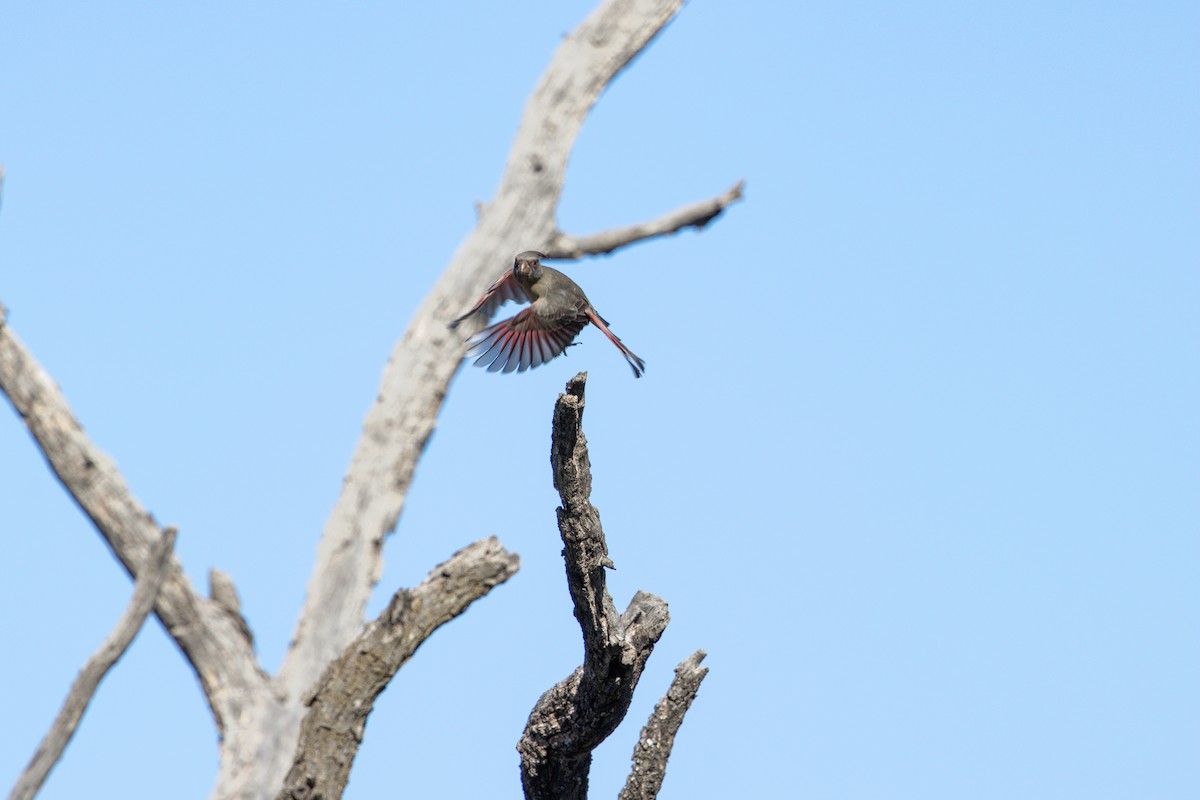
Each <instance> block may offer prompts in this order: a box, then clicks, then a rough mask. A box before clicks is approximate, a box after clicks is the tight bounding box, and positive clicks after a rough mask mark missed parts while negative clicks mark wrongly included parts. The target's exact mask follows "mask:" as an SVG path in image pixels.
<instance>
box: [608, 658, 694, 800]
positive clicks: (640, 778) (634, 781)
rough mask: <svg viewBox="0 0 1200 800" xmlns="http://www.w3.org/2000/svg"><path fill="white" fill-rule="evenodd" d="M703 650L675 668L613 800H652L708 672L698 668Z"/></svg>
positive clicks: (660, 786)
mask: <svg viewBox="0 0 1200 800" xmlns="http://www.w3.org/2000/svg"><path fill="white" fill-rule="evenodd" d="M704 656H705V653H704V651H703V650H697V651H696V652H694V653H692V654H691V655H690V656H688V657H687V658H686V659H684V660H683V662H681V663H680V664H679V666H677V667H676V668H675V679H674V680H673V681H671V688H669V689H667V693H666V694H665V695H663V697H662V699H661V700H659V701H658V703H657V704H655V706H654V711H653V712H651V714H650V719H649V720H647V722H646V725H645V726H644V727H643V728H642V733H641V735H640V736H639V737H638V741H637V744H636V745H634V748H633V767H632V768H631V769H630V771H629V778H628V779H627V780H626V781H625V787H624V788H623V789H621V794H620V795H618V796H617V800H654V798H656V797H658V790H659V789H661V788H662V782H663V777H664V776H665V775H666V774H667V759H669V758H670V757H671V748H672V747H673V746H674V745H675V734H676V733H678V732H679V726H680V725H682V724H683V717H684V715H685V714H686V713H687V710H688V708H690V707H691V705H692V701H693V700H695V699H696V692H698V691H699V690H700V682H701V681H703V680H704V676H705V675H707V674H708V669H706V668H705V667H701V666H700V662H701V661H703V660H704Z"/></svg>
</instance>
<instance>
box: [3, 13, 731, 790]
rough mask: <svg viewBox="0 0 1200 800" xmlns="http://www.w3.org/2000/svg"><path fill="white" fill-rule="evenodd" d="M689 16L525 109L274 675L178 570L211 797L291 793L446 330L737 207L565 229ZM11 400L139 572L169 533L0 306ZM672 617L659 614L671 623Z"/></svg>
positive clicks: (615, 24) (435, 296)
mask: <svg viewBox="0 0 1200 800" xmlns="http://www.w3.org/2000/svg"><path fill="white" fill-rule="evenodd" d="M682 5H683V0H604V2H602V3H601V4H600V5H599V6H598V7H597V9H596V10H595V11H594V12H593V13H592V14H591V16H589V17H588V18H587V19H586V20H585V21H584V22H583V23H582V24H580V26H579V27H578V28H577V29H576V30H575V31H574V32H573V33H571V34H570V35H568V36H567V37H566V38H565V39H564V40H563V41H562V43H561V44H560V46H559V48H558V50H557V51H556V53H555V55H554V58H553V60H552V61H551V63H550V65H549V67H548V69H547V70H546V72H545V74H544V75H543V77H542V79H541V80H540V82H539V83H538V85H537V87H536V88H535V89H534V92H533V94H532V95H531V97H530V99H529V101H528V103H527V105H526V108H525V111H524V114H523V117H522V120H521V124H520V127H519V130H518V133H517V136H516V139H515V141H514V143H513V146H512V149H511V151H510V153H509V157H508V162H507V165H506V167H505V170H504V174H503V176H502V178H501V180H500V185H499V187H498V189H497V192H496V195H495V197H494V198H493V199H492V201H491V202H490V203H487V204H486V205H481V206H480V208H479V219H478V222H477V224H476V227H475V229H474V230H473V231H472V232H471V233H470V234H469V235H468V236H467V238H466V239H465V240H464V242H463V243H462V244H461V245H460V247H459V249H458V251H457V253H455V255H454V256H453V258H452V259H451V261H450V263H449V264H448V266H447V268H446V270H445V272H444V273H443V275H442V277H441V279H440V280H439V281H438V283H437V285H436V286H435V287H434V289H433V290H432V292H431V293H430V294H429V296H428V297H427V298H426V300H425V302H424V303H423V304H422V305H421V307H420V308H419V309H418V311H417V312H416V315H415V316H414V318H413V320H412V321H411V323H410V325H409V328H408V330H407V331H406V332H405V334H404V335H403V337H401V339H400V340H399V341H398V342H397V344H396V346H395V348H394V350H393V352H392V355H391V358H390V359H389V361H388V364H387V366H386V368H385V370H384V374H383V377H382V380H381V384H380V388H379V391H378V394H377V398H376V402H375V404H374V405H373V406H372V408H371V409H370V410H369V412H368V414H367V417H366V420H365V422H364V425H363V432H362V436H361V438H360V441H359V443H358V446H357V449H356V450H355V453H354V455H353V457H352V459H351V463H350V466H349V469H348V471H347V474H346V477H345V480H344V482H343V486H342V492H341V495H340V496H339V499H338V501H337V502H336V504H335V506H334V508H333V511H332V513H331V515H330V517H329V519H328V521H327V522H326V525H325V529H324V532H323V534H322V537H321V540H320V543H319V545H318V548H317V558H316V562H315V565H314V569H313V573H312V576H311V578H310V580H309V584H308V594H307V598H306V602H305V605H304V608H303V609H302V611H301V613H300V616H299V619H298V621H297V624H296V629H295V633H294V636H293V643H292V646H291V648H290V649H289V651H288V653H287V655H286V657H285V660H284V663H283V665H282V667H281V669H280V672H279V675H278V676H277V677H275V678H271V677H270V676H268V675H267V674H266V673H265V672H264V671H263V670H262V669H261V667H260V666H259V664H258V661H257V659H256V657H255V654H254V651H253V645H252V637H251V636H250V629H249V626H248V625H247V623H246V621H245V620H244V619H243V618H242V616H241V614H240V611H239V610H238V607H237V606H238V604H237V601H236V592H235V591H234V590H233V587H232V584H231V583H230V582H229V581H228V580H227V579H225V578H224V577H223V576H221V575H220V574H219V573H214V577H213V578H212V583H213V587H212V599H206V598H204V597H202V596H200V595H199V594H198V593H197V592H196V591H195V590H194V588H193V587H192V586H191V584H190V582H189V581H188V579H187V578H186V576H185V575H184V573H183V571H182V570H181V569H180V567H179V564H178V562H177V561H176V560H175V559H174V558H172V559H171V565H170V568H169V570H168V573H167V577H166V579H165V580H164V582H163V585H162V588H161V590H160V592H159V595H158V598H157V600H156V604H155V613H156V614H157V616H158V617H159V619H160V620H161V621H162V623H163V625H164V627H165V628H166V629H167V632H168V634H169V635H170V636H171V637H172V638H173V639H174V641H175V642H176V643H177V645H178V646H179V648H180V649H181V650H182V652H183V653H184V655H185V657H186V658H187V659H188V661H189V663H190V664H191V666H192V668H193V669H194V670H195V671H196V674H197V676H198V677H199V679H200V685H201V687H202V689H203V691H204V694H205V697H206V699H207V702H208V704H209V707H210V708H211V710H212V714H213V718H214V720H215V722H216V725H217V729H218V732H219V734H220V736H221V746H220V756H221V759H220V769H219V773H218V776H217V780H216V784H215V787H214V790H213V796H214V797H216V798H260V797H266V796H273V795H275V794H276V793H277V792H278V791H279V788H280V786H281V785H282V781H283V779H284V776H285V775H286V774H287V773H288V770H289V768H290V767H291V766H292V763H293V757H294V755H295V753H296V745H297V741H298V737H299V731H300V725H301V720H302V719H303V718H304V716H305V714H306V712H307V709H306V707H305V705H304V703H303V701H304V698H305V696H306V694H307V692H308V690H309V688H310V687H311V686H312V685H313V684H314V683H315V682H316V681H317V680H318V679H319V678H320V676H321V675H322V673H323V671H324V670H325V669H326V667H327V666H328V665H329V664H330V663H331V662H332V661H333V660H335V659H336V658H338V657H339V656H340V655H341V654H342V653H343V652H344V651H345V649H346V647H347V646H348V645H349V644H350V643H351V641H353V640H354V639H355V637H356V636H358V635H359V633H360V632H361V631H362V628H363V622H364V620H363V610H364V608H365V605H366V602H367V599H368V597H369V595H370V591H371V589H372V587H373V585H374V583H375V582H376V581H377V580H378V578H379V576H380V574H381V571H382V559H381V550H382V546H383V540H384V537H385V536H387V534H388V533H390V532H391V531H392V529H393V528H394V527H395V525H396V521H397V519H398V517H399V515H400V512H401V510H402V508H403V505H404V501H405V498H406V496H407V492H408V488H409V485H410V484H411V481H412V477H413V473H414V470H415V467H416V463H417V461H418V459H419V458H420V455H421V453H422V451H423V450H424V447H425V444H426V442H427V441H428V439H429V437H430V435H431V433H432V432H433V428H434V424H435V421H436V417H437V414H438V412H439V410H440V408H441V404H442V402H443V400H444V398H445V396H446V393H447V392H448V390H449V385H450V381H451V380H452V379H453V377H454V375H455V374H456V372H457V370H458V369H459V367H460V363H461V356H462V352H463V341H464V339H465V338H466V337H467V336H469V335H470V334H471V333H472V332H473V329H475V328H477V327H480V326H482V325H483V324H484V323H483V321H479V320H471V321H468V322H467V323H466V324H465V325H464V326H462V328H461V329H460V330H459V331H456V332H450V331H448V330H447V329H446V326H445V322H446V321H447V320H448V319H449V318H451V317H453V316H454V315H455V314H456V313H457V312H458V311H459V310H460V309H461V308H462V307H463V306H464V305H465V304H466V303H468V302H470V300H472V299H474V298H475V297H477V296H478V294H479V293H480V292H481V291H482V289H483V288H484V287H486V286H487V285H488V284H490V283H491V282H492V281H493V280H494V279H495V277H496V275H497V274H498V273H499V272H500V271H501V270H502V269H503V268H504V266H505V265H506V264H507V263H508V261H509V259H511V257H512V254H513V253H515V252H517V251H519V250H524V249H529V248H534V249H542V250H543V251H547V252H552V253H554V254H555V255H557V256H560V257H578V256H581V255H585V254H589V253H600V252H611V251H612V250H615V249H617V248H619V247H622V246H624V245H627V244H631V243H633V242H637V241H641V240H643V239H646V238H650V237H654V236H661V235H665V234H669V233H672V232H675V231H678V230H682V229H684V228H687V227H703V226H704V225H706V224H707V223H708V222H710V221H711V220H712V219H714V218H715V217H716V216H718V215H719V214H720V213H722V211H723V210H724V209H725V208H726V207H727V206H728V205H730V204H731V203H734V202H736V201H737V200H738V199H739V198H740V196H741V185H740V184H739V185H738V186H735V187H734V188H732V189H730V190H729V191H727V192H725V193H724V194H722V195H719V196H717V197H716V198H714V199H712V200H708V201H705V202H702V203H698V204H695V205H693V206H688V207H686V208H683V209H680V210H678V211H676V212H673V213H671V214H668V215H666V216H665V217H663V218H661V219H658V220H654V221H651V222H648V223H644V224H640V225H633V226H629V227H625V228H620V229H617V230H614V231H609V232H602V233H599V234H594V235H590V236H582V237H578V238H576V237H570V236H567V235H565V234H563V233H561V232H560V231H559V230H558V228H557V223H556V212H557V206H558V201H559V197H560V195H561V192H562V188H563V184H564V181H565V176H566V165H567V160H568V157H569V155H570V153H571V150H572V148H573V146H574V143H575V140H576V137H577V136H578V133H579V130H580V128H581V126H582V124H583V122H584V120H585V118H586V117H587V114H588V111H589V110H590V109H591V107H592V105H593V104H594V103H595V102H596V100H597V99H598V98H599V96H600V94H601V93H602V92H603V91H604V89H605V88H606V87H607V86H608V85H609V84H610V83H611V82H612V80H613V79H614V78H615V76H616V75H617V74H618V73H619V72H620V71H621V70H622V69H624V68H625V66H627V65H628V64H629V63H630V61H631V60H632V59H633V58H634V57H635V56H637V55H638V54H639V53H640V52H641V51H642V50H643V49H645V48H646V46H647V45H648V44H649V43H650V42H651V40H652V39H653V38H654V37H655V36H656V35H657V34H658V33H659V32H660V31H661V30H662V29H663V28H664V27H665V26H666V24H667V23H668V22H669V21H670V19H671V18H672V17H673V16H674V15H675V14H676V13H677V12H678V11H679V9H680V8H681V7H682ZM0 390H3V391H4V393H5V394H6V395H7V396H8V397H9V399H10V401H11V402H12V404H13V406H14V407H15V408H16V409H17V411H18V413H19V414H20V415H21V417H22V419H23V420H25V422H26V424H27V425H28V426H29V429H30V431H31V433H32V434H33V436H34V438H35V440H36V441H37V443H38V446H39V447H40V448H41V449H42V452H43V453H44V454H45V456H46V460H47V461H48V462H49V464H50V466H51V468H52V469H53V470H54V472H55V474H56V475H57V476H58V477H59V480H60V481H61V482H62V484H63V486H64V487H65V488H66V489H67V491H68V492H69V493H70V495H71V496H72V498H73V499H74V500H75V502H77V503H78V504H79V506H80V507H81V508H82V509H83V510H84V512H85V513H86V514H87V515H88V516H89V518H91V520H92V521H93V522H94V524H95V526H96V528H97V530H98V531H99V532H100V533H101V535H102V536H103V537H104V538H105V541H106V542H108V544H109V546H110V547H111V548H112V550H113V552H114V554H115V555H116V556H117V558H118V559H119V560H120V561H121V563H122V564H123V565H124V567H125V568H126V570H128V571H129V572H130V574H131V575H134V576H135V577H136V576H137V575H138V574H139V571H140V570H141V569H142V568H143V565H144V564H145V563H146V561H147V558H148V557H149V553H150V549H151V545H152V543H154V542H155V541H157V540H158V538H159V536H160V534H161V531H160V530H159V526H158V525H157V524H156V523H155V522H154V520H153V518H152V517H151V516H150V514H149V513H148V512H147V511H146V510H145V509H144V508H143V507H142V506H141V505H140V504H139V503H138V502H137V500H136V499H135V498H134V497H133V495H132V493H131V491H130V490H129V487H128V486H127V485H126V484H125V482H124V479H123V478H122V477H121V475H120V473H119V472H118V471H117V470H116V467H115V465H113V464H112V462H111V461H110V460H109V459H108V458H107V457H106V456H105V455H104V454H103V453H101V452H100V451H99V449H98V448H97V447H96V446H95V445H94V444H93V443H92V442H91V441H90V440H89V439H88V437H87V436H86V435H85V434H84V432H83V429H82V427H81V426H80V424H79V422H78V421H77V420H76V419H75V418H74V416H73V415H72V414H71V411H70V409H69V407H68V406H67V403H66V400H65V398H64V397H63V396H62V394H61V392H59V390H58V388H57V386H55V384H54V382H53V381H52V380H51V379H50V378H49V376H48V375H46V373H45V372H44V371H43V370H42V369H41V367H40V366H39V365H38V364H37V363H36V362H35V361H34V360H33V358H32V356H30V355H29V353H28V352H27V351H26V350H25V348H24V347H23V346H22V345H21V344H20V342H19V341H18V340H17V339H16V337H15V336H13V335H12V334H11V331H9V330H8V329H7V327H6V326H5V325H4V322H3V312H2V310H0ZM635 602H636V600H635ZM655 602H657V603H661V601H657V600H655ZM650 606H652V607H653V608H651V609H648V616H649V617H656V616H657V615H658V614H659V610H658V609H657V607H655V606H654V603H650ZM631 609H632V607H631ZM651 612H652V613H651ZM605 613H607V612H605ZM626 613H627V614H629V613H631V612H626ZM665 613H666V612H665V606H662V608H661V616H662V617H663V618H664V620H665ZM664 624H665V622H664ZM633 627H634V628H636V627H638V626H637V625H636V624H635V625H634V626H633Z"/></svg>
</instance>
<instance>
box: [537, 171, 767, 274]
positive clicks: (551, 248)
mask: <svg viewBox="0 0 1200 800" xmlns="http://www.w3.org/2000/svg"><path fill="white" fill-rule="evenodd" d="M745 185H746V182H745V181H738V182H737V183H736V184H735V185H734V186H732V187H730V189H729V190H728V191H727V192H725V193H724V194H722V195H720V196H718V197H714V198H712V199H711V200H705V201H703V202H700V203H693V204H691V205H689V206H684V207H683V208H679V209H676V210H675V211H672V212H671V213H670V214H667V215H665V216H662V217H659V218H658V219H656V220H652V221H650V222H643V223H642V224H640V225H630V226H628V227H625V228H613V229H612V230H608V231H602V232H601V233H595V234H592V235H591V236H580V237H574V236H569V235H567V234H565V233H563V232H562V231H556V232H555V233H554V235H553V236H551V238H550V241H549V242H548V243H547V244H546V245H545V246H544V247H543V252H545V253H546V255H548V256H549V257H550V258H568V259H569V258H582V257H583V256H593V255H599V254H602V253H611V252H612V251H614V250H616V249H618V248H620V247H625V246H627V245H631V244H633V243H635V242H640V241H644V240H646V239H653V238H654V237H656V236H667V235H669V234H672V233H678V232H679V231H681V230H683V229H685V228H697V229H699V228H703V227H704V226H705V225H707V224H708V223H710V222H712V221H713V220H714V219H716V218H717V217H719V216H721V214H722V213H724V211H725V209H726V208H728V207H729V206H731V205H733V204H734V203H736V202H737V201H738V200H741V199H742V189H744V188H745Z"/></svg>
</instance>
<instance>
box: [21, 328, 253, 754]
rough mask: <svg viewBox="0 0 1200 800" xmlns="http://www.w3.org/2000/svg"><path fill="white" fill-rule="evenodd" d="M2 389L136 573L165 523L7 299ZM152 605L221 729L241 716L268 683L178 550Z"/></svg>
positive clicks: (234, 626) (50, 460)
mask: <svg viewBox="0 0 1200 800" xmlns="http://www.w3.org/2000/svg"><path fill="white" fill-rule="evenodd" d="M0 391H3V392H4V394H5V396H7V397H8V399H9V402H11V403H12V405H13V408H15V409H16V411H17V413H18V414H20V415H21V419H22V420H23V421H24V422H25V425H26V427H28V428H29V432H30V434H32V436H33V438H34V441H35V442H37V445H38V447H39V448H41V451H42V454H43V455H44V456H45V458H46V463H48V464H49V465H50V469H51V470H53V472H54V474H55V475H56V476H58V479H59V481H60V482H61V483H62V485H63V488H65V489H66V490H67V493H68V494H69V495H70V496H71V498H72V499H73V500H74V501H75V502H76V503H77V504H78V505H79V507H80V508H81V509H82V510H83V512H84V513H85V514H87V516H88V518H90V519H91V520H92V523H93V524H94V525H95V526H96V530H97V531H99V532H100V535H101V536H102V537H104V541H106V542H107V543H108V546H109V547H110V548H112V551H113V554H114V555H115V556H116V557H117V560H119V561H120V562H121V564H122V565H123V566H124V567H125V569H126V570H127V571H128V572H129V574H130V575H131V576H133V577H134V578H136V577H138V575H139V574H140V572H141V570H142V568H143V565H144V564H147V563H149V559H150V554H151V552H152V550H153V547H154V544H155V543H156V542H158V541H160V540H161V538H162V531H161V530H159V527H158V524H157V523H156V522H155V521H154V518H153V517H151V516H150V514H149V513H148V512H147V511H146V509H144V508H143V507H142V505H141V504H140V503H138V501H137V500H136V499H135V498H134V497H133V494H132V492H130V490H129V487H128V486H127V485H126V483H125V479H124V478H123V477H121V473H120V472H118V471H117V467H116V465H115V464H113V462H112V460H111V459H110V458H109V457H108V456H107V455H105V454H104V453H103V452H101V451H100V450H99V448H97V447H96V446H95V445H94V444H93V443H92V441H91V440H90V439H89V438H88V436H87V434H86V433H84V431H83V426H81V425H80V424H79V421H78V420H77V419H76V418H75V415H74V414H73V413H72V412H71V408H70V406H68V405H67V400H66V398H65V397H63V394H62V392H61V391H60V390H59V388H58V385H57V384H55V382H54V381H53V380H52V379H51V378H50V376H49V375H47V374H46V371H45V370H44V369H42V367H41V365H40V364H38V363H37V361H36V360H35V359H34V358H33V356H32V355H31V354H30V353H29V351H28V350H26V348H25V345H24V344H22V343H21V341H20V340H19V339H18V338H17V337H16V334H14V333H13V331H12V329H11V326H9V325H8V324H7V320H6V318H5V311H4V309H3V308H2V307H0ZM154 611H155V613H156V614H157V615H158V618H159V620H160V621H161V622H162V624H163V626H164V627H165V628H166V629H167V633H168V634H170V636H171V638H172V639H174V640H175V643H176V644H177V645H179V649H180V650H182V651H183V654H184V656H185V657H186V658H187V660H188V662H189V663H190V664H191V665H192V668H193V669H194V670H195V671H196V675H197V676H198V677H199V678H200V685H201V687H202V688H203V689H204V696H205V697H206V698H207V699H208V705H209V708H210V709H212V713H213V718H214V719H215V720H216V723H217V729H218V731H220V732H221V733H222V734H224V733H225V732H226V726H227V722H228V721H229V720H237V719H239V718H240V716H241V714H242V713H244V711H245V709H246V707H247V705H248V704H250V703H253V702H255V700H256V699H257V698H260V697H262V696H263V695H265V694H266V691H267V688H268V678H267V676H266V674H264V673H263V672H262V670H261V669H259V667H258V663H257V661H256V659H255V657H254V651H253V649H252V648H251V646H250V643H249V642H248V641H247V640H246V638H245V637H244V636H243V635H242V633H241V630H240V628H239V627H238V625H237V622H236V621H235V620H234V619H233V618H232V617H231V616H230V615H229V614H228V613H227V612H226V611H225V610H224V609H223V608H221V607H220V606H219V605H218V604H216V603H213V602H212V601H210V600H206V599H204V598H203V597H201V596H199V595H198V594H196V592H195V590H194V589H192V585H191V582H190V581H189V580H188V579H187V576H186V575H184V574H183V569H182V567H180V565H179V562H178V561H177V560H176V559H175V557H174V556H171V564H170V568H169V569H168V571H167V576H166V579H165V580H164V581H163V585H162V588H161V589H160V590H159V593H158V597H157V599H156V600H155V605H154Z"/></svg>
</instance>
